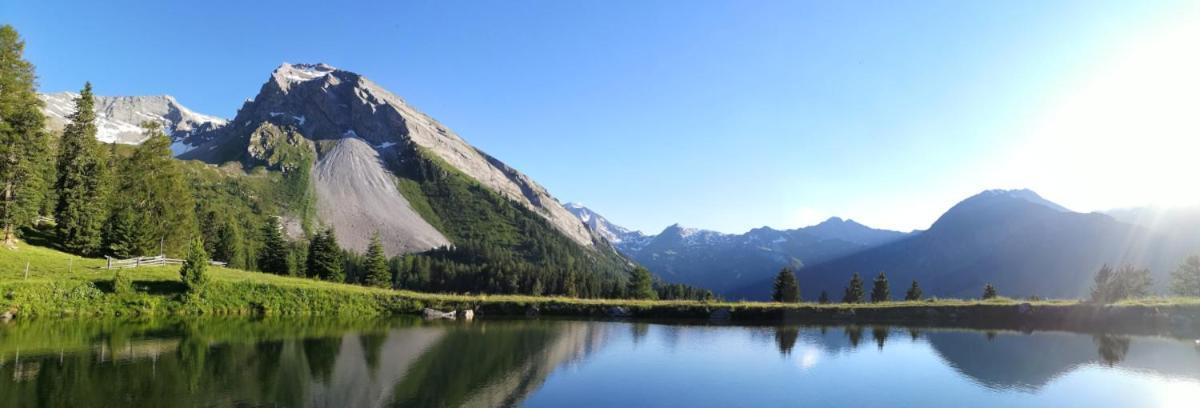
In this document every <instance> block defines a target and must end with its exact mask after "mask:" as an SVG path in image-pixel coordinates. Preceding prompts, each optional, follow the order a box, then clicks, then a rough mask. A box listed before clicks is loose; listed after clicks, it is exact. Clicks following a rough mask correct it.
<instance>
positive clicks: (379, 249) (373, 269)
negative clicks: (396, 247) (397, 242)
mask: <svg viewBox="0 0 1200 408" xmlns="http://www.w3.org/2000/svg"><path fill="white" fill-rule="evenodd" d="M364 261H365V263H366V265H364V266H365V267H366V271H365V276H363V284H365V285H367V286H375V287H381V288H390V287H392V273H391V271H389V270H388V267H387V255H384V253H383V242H382V241H381V240H380V239H379V231H375V233H374V234H372V235H371V243H370V244H368V245H367V257H366V259H365V260H364Z"/></svg>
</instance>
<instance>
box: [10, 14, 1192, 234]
mask: <svg viewBox="0 0 1200 408" xmlns="http://www.w3.org/2000/svg"><path fill="white" fill-rule="evenodd" d="M347 3H354V4H347ZM1195 10H1196V7H1195V4H1189V3H1188V2H1169V1H1164V2H1156V1H1043V0H1036V1H920V2H916V1H913V2H909V1H812V2H805V1H781V2H769V1H755V2H750V3H747V2H734V1H728V2H713V1H531V2H526V1H486V2H443V1H420V2H399V1H377V2H331V1H322V2H306V1H300V0H289V1H204V2H182V1H145V2H130V1H72V2H67V1H54V0H38V1H5V2H4V3H3V4H0V22H2V23H10V24H13V25H14V26H16V28H17V29H18V30H19V31H20V32H21V34H22V35H23V36H24V38H25V39H26V42H27V54H26V55H27V57H28V58H29V59H30V60H32V61H33V62H34V63H35V64H36V65H37V67H38V73H39V75H40V78H41V79H40V84H41V88H42V89H43V90H44V91H62V90H77V89H78V88H80V86H81V85H82V83H83V82H84V81H92V82H93V84H94V86H95V88H96V92H97V93H98V94H101V95H140V94H164V93H165V94H171V95H174V96H176V97H177V98H178V99H179V100H180V101H181V102H182V103H183V104H185V105H187V106H189V107H191V108H192V109H194V110H196V111H199V112H202V113H207V114H212V115H217V116H222V117H232V116H233V115H234V113H235V110H236V109H237V108H238V107H239V106H240V105H241V103H242V101H243V100H244V99H246V98H250V97H252V96H253V95H254V94H255V93H256V92H257V90H258V88H259V86H261V84H262V83H263V82H264V81H265V80H266V79H267V76H268V75H269V73H270V71H271V70H272V69H273V68H274V67H276V66H277V65H279V64H280V63H281V62H284V61H287V62H325V63H329V64H331V65H334V66H337V67H339V68H343V69H347V70H351V71H355V72H359V73H361V74H364V75H366V76H367V77H369V78H372V79H373V80H375V81H376V82H378V83H380V84H382V85H384V86H385V87H387V88H389V89H391V90H392V91H394V92H396V93H397V94H399V95H401V96H403V97H405V98H406V99H407V100H408V101H409V102H410V103H412V104H413V105H415V106H417V107H418V108H419V109H421V110H423V111H425V112H426V113H428V114H430V115H432V116H433V117H435V118H438V119H439V120H440V121H442V122H443V123H445V124H446V125H448V126H449V127H451V128H453V129H455V130H456V131H457V132H458V133H459V134H460V135H462V136H463V137H465V138H466V139H467V140H468V141H470V142H472V143H473V144H475V145H476V146H478V147H480V148H482V149H483V150H485V151H487V152H489V153H491V154H493V155H494V156H496V157H499V158H501V159H502V160H504V161H506V162H508V163H509V164H511V165H513V166H514V167H517V168H519V169H521V170H522V171H524V172H526V173H527V174H529V175H531V176H532V177H533V178H534V179H536V180H538V181H539V182H541V183H542V184H543V185H545V186H546V187H547V188H548V189H549V190H550V191H551V192H552V193H553V194H554V195H555V196H557V197H558V198H559V199H560V200H563V201H579V202H582V203H584V204H586V205H588V206H589V207H592V208H593V209H594V210H596V211H598V212H600V213H601V214H604V215H606V216H607V217H608V218H609V219H610V220H612V221H614V222H617V223H619V224H623V225H626V226H629V227H633V228H638V229H643V230H647V231H651V232H657V231H658V230H660V229H661V228H663V227H665V226H667V225H669V224H671V223H675V222H679V223H682V224H684V225H688V226H695V227H703V228H709V229H716V230H720V231H725V232H742V231H745V230H747V229H749V228H752V227H757V226H762V225H770V226H774V227H780V228H782V227H797V226H801V225H804V224H808V223H811V222H813V221H815V220H819V219H820V218H823V217H826V216H832V215H838V216H843V217H850V218H854V219H856V220H860V221H862V222H864V223H867V224H872V225H877V226H881V227H888V228H896V229H905V230H907V229H914V228H926V227H928V225H929V224H930V223H931V222H932V221H933V220H934V218H935V217H936V216H937V215H938V214H940V213H941V212H942V211H944V210H945V209H946V208H948V207H949V206H951V205H952V204H953V203H954V202H956V201H957V200H959V199H961V198H964V197H966V196H967V195H970V194H973V193H975V192H978V191H980V190H983V189H987V188H996V187H1005V188H1013V187H1032V188H1035V190H1037V191H1039V192H1041V193H1042V194H1043V195H1044V196H1046V197H1047V198H1049V199H1051V200H1056V201H1059V202H1062V203H1063V204H1065V205H1067V206H1068V207H1071V208H1073V209H1077V210H1081V211H1091V210H1097V209H1106V208H1112V207H1118V206H1125V205H1134V204H1140V203H1143V202H1152V201H1155V199H1154V197H1146V198H1145V200H1142V201H1139V200H1140V199H1141V198H1138V199H1133V200H1130V199H1124V201H1123V199H1121V198H1120V196H1118V195H1100V194H1097V193H1095V191H1099V190H1102V189H1101V188H1100V187H1101V186H1095V185H1088V184H1086V183H1084V181H1082V180H1084V179H1081V178H1079V177H1084V176H1083V175H1079V174H1075V173H1072V171H1076V172H1078V170H1072V169H1078V168H1079V166H1074V165H1063V164H1062V163H1058V164H1056V165H1051V164H1048V163H1049V162H1052V161H1054V160H1055V159H1054V158H1055V157H1058V158H1061V157H1067V156H1075V155H1082V153H1081V152H1078V151H1073V149H1074V148H1075V146H1077V145H1079V142H1078V141H1079V140H1078V139H1064V140H1066V141H1061V143H1057V144H1050V145H1039V144H1038V143H1041V142H1044V141H1045V140H1047V136H1046V135H1047V134H1049V133H1055V134H1058V133H1063V134H1078V133H1085V131H1086V130H1087V129H1094V128H1096V127H1099V128H1107V126H1104V124H1100V125H1097V124H1096V123H1094V122H1093V121H1091V119H1086V120H1084V121H1085V122H1088V123H1087V126H1085V125H1082V124H1079V125H1070V124H1068V125H1066V127H1065V128H1063V129H1060V128H1059V127H1054V126H1049V125H1048V124H1050V125H1055V126H1057V125H1060V123H1059V122H1058V121H1057V119H1054V118H1057V117H1058V116H1057V115H1058V113H1056V112H1063V111H1064V109H1068V110H1069V108H1071V107H1074V106H1077V105H1079V103H1078V102H1069V101H1072V100H1074V101H1078V100H1079V99H1078V98H1081V96H1080V95H1085V94H1086V93H1084V91H1086V90H1090V89H1093V88H1095V84H1096V83H1101V82H1103V83H1108V82H1111V81H1100V80H1098V79H1097V80H1091V79H1088V78H1101V79H1103V78H1105V77H1104V76H1103V75H1105V74H1103V73H1104V72H1106V71H1104V70H1105V69H1106V67H1111V66H1117V65H1119V64H1118V63H1119V62H1120V61H1122V58H1124V57H1122V55H1134V54H1130V52H1133V51H1130V50H1134V51H1136V50H1140V49H1147V48H1148V47H1147V46H1145V45H1143V43H1140V42H1138V41H1148V42H1151V43H1161V42H1163V41H1165V40H1162V39H1163V38H1167V39H1176V40H1178V39H1179V38H1187V39H1191V37H1187V36H1189V35H1193V34H1194V33H1195V31H1194V30H1193V31H1190V32H1187V33H1183V34H1179V33H1176V34H1169V35H1167V34H1164V35H1158V36H1155V35H1152V34H1153V33H1155V32H1157V31H1156V30H1160V29H1161V28H1162V27H1176V26H1179V27H1186V26H1190V25H1192V23H1195V22H1196V21H1200V20H1195V19H1191V17H1190V16H1195V15H1200V13H1195ZM1181 16H1188V17H1181ZM1147 33H1150V34H1147ZM1180 36H1184V37H1180ZM1155 41H1157V42H1155ZM1168 42H1169V41H1168ZM1177 42H1178V41H1177ZM1183 44H1191V45H1193V46H1194V45H1195V44H1196V43H1194V42H1186V41H1185V42H1183ZM1195 51H1196V50H1195V48H1194V47H1193V48H1191V49H1190V50H1186V54H1189V55H1190V54H1195ZM1184 53H1185V52H1184V50H1180V51H1179V52H1160V53H1158V54H1155V55H1157V56H1158V57H1161V58H1166V59H1165V60H1164V61H1168V62H1169V61H1172V60H1171V58H1176V57H1177V54H1184ZM1125 59H1128V58H1125ZM1114 61H1115V62H1114ZM1183 62H1185V63H1190V62H1194V60H1192V59H1189V60H1187V61H1183ZM1155 64H1158V65H1152V66H1151V68H1154V67H1157V66H1162V65H1166V63H1165V62H1162V61H1157V62H1155ZM1175 65H1177V64H1175ZM1185 66H1186V65H1185ZM1151 71H1153V70H1151ZM1097 72H1099V73H1097ZM1123 72H1125V71H1120V72H1118V73H1117V74H1114V75H1118V77H1120V78H1123V79H1120V81H1123V82H1121V83H1122V84H1126V87H1125V88H1128V89H1126V91H1129V89H1143V88H1145V87H1141V86H1138V84H1139V82H1138V81H1139V80H1142V79H1144V78H1145V77H1155V76H1158V75H1146V74H1145V73H1144V72H1140V71H1139V72H1138V73H1136V74H1128V73H1125V74H1128V75H1125V74H1122V73H1123ZM1120 75H1125V76H1120ZM1191 75H1192V76H1194V75H1195V71H1193V72H1192V74H1191ZM1179 81H1183V80H1172V81H1169V82H1170V83H1169V84H1168V85H1171V86H1162V87H1161V88H1162V92H1165V93H1172V92H1175V90H1174V89H1176V88H1178V86H1174V85H1177V83H1179ZM1191 84H1192V83H1188V85H1189V86H1190V85H1191ZM1125 88H1122V89H1125ZM1105 89H1107V88H1105ZM1156 89H1157V88H1156ZM1097 92H1099V95H1101V96H1102V97H1100V98H1097V99H1106V100H1107V99H1113V100H1123V99H1129V98H1121V97H1114V98H1108V97H1109V96H1112V95H1114V94H1113V93H1112V92H1100V91H1097ZM1118 96H1119V95H1118ZM1139 96H1144V95H1139ZM1071 98H1076V99H1071ZM1148 99H1161V98H1159V95H1157V94H1155V95H1150V97H1149V98H1148ZM1189 100H1192V101H1194V99H1189ZM1064 101H1066V102H1064ZM1137 103H1138V104H1143V105H1144V104H1145V103H1146V102H1145V101H1138V102H1137ZM1108 108H1109V109H1110V110H1112V109H1117V108H1112V107H1108ZM1096 109H1101V108H1096ZM1094 112H1107V111H1104V110H1090V111H1088V110H1085V111H1083V112H1074V115H1075V116H1073V117H1075V118H1085V117H1095V116H1097V115H1095V114H1093V113H1094ZM1048 118H1049V119H1048ZM1143 120H1144V118H1140V119H1139V118H1134V119H1129V120H1128V122H1129V123H1135V122H1137V123H1140V121H1143ZM1180 123H1183V122H1180ZM1089 126H1090V127H1089ZM1047 129H1052V130H1047ZM1039 132H1040V133H1039ZM1126 136H1128V135H1123V134H1122V135H1113V136H1112V138H1111V139H1112V140H1110V141H1109V142H1111V143H1109V144H1108V145H1105V146H1109V149H1108V150H1100V153H1099V154H1094V155H1089V156H1095V157H1098V158H1097V159H1096V160H1098V161H1097V162H1096V163H1091V165H1094V166H1097V167H1099V166H1101V165H1102V163H1101V162H1102V161H1107V160H1109V159H1115V157H1109V156H1104V155H1105V154H1108V155H1115V153H1117V152H1119V151H1122V150H1123V149H1122V148H1121V146H1123V145H1122V143H1125V139H1123V138H1125V137H1126ZM1177 139H1178V138H1174V137H1168V140H1167V141H1166V142H1167V143H1170V142H1173V141H1175V140H1177ZM1055 140H1058V139H1055ZM1073 140H1074V141H1073ZM1105 140H1108V139H1105ZM1031 143H1032V144H1031ZM1083 143H1084V144H1086V142H1083ZM1031 146H1034V147H1031ZM1037 146H1042V147H1037ZM1156 146H1157V145H1156ZM1158 147H1162V146H1158ZM1180 147H1194V146H1193V145H1188V146H1180ZM1031 148H1033V149H1038V150H1037V151H1038V152H1040V156H1037V155H1035V156H1033V157H1031V156H1029V155H1027V154H1026V152H1027V150H1028V149H1031ZM1055 149H1059V150H1055ZM1147 149H1149V148H1147ZM1155 152H1156V150H1146V151H1145V153H1146V154H1148V155H1150V156H1153V155H1155V154H1156V153H1155ZM1147 161H1149V160H1147ZM1016 168H1020V169H1021V171H1016ZM1165 170H1170V169H1164V171H1165ZM1193 170H1194V169H1193ZM1073 174H1074V175H1073ZM1192 174H1193V175H1194V171H1193V173H1192ZM1072 177H1075V178H1072ZM1081 183H1084V184H1081ZM1143 184H1144V183H1143ZM1080 186H1083V187H1080ZM1109 187H1111V186H1105V188H1103V190H1105V191H1108V190H1110V189H1116V190H1120V187H1119V186H1117V187H1112V188H1109ZM1191 187H1192V189H1193V190H1194V187H1195V186H1194V184H1193V185H1192V186H1191ZM1130 188H1132V187H1130ZM1162 190H1166V189H1165V188H1163V189H1162ZM1139 191H1140V190H1139ZM1155 191H1157V190H1153V191H1150V190H1148V191H1146V192H1139V194H1145V195H1154V194H1157V193H1155ZM1173 198H1176V199H1183V200H1190V199H1194V198H1196V196H1186V197H1182V198H1180V197H1173ZM1175 201H1178V200H1175ZM1175 201H1171V202H1172V203H1175Z"/></svg>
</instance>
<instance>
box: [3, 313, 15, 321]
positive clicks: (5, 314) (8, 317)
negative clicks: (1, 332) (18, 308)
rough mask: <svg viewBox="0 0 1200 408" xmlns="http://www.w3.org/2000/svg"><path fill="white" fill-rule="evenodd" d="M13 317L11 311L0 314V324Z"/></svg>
mask: <svg viewBox="0 0 1200 408" xmlns="http://www.w3.org/2000/svg"><path fill="white" fill-rule="evenodd" d="M13 317H14V315H13V312H12V310H6V311H5V312H4V313H0V322H7V321H9V320H12V319H13Z"/></svg>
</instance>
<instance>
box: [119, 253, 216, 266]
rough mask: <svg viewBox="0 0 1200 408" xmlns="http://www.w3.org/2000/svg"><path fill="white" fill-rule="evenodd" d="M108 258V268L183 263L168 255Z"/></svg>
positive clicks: (213, 263) (214, 263) (213, 262)
mask: <svg viewBox="0 0 1200 408" xmlns="http://www.w3.org/2000/svg"><path fill="white" fill-rule="evenodd" d="M105 258H107V259H108V266H107V267H106V268H107V269H125V268H137V267H142V266H166V265H183V260H182V259H174V258H167V257H166V256H163V255H159V256H140V257H137V258H129V259H116V258H112V257H107V256H106V257H105ZM209 263H210V264H212V265H216V266H225V263H224V262H218V261H209Z"/></svg>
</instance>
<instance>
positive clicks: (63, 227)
mask: <svg viewBox="0 0 1200 408" xmlns="http://www.w3.org/2000/svg"><path fill="white" fill-rule="evenodd" d="M103 156H104V149H102V148H101V146H100V143H99V142H98V141H96V112H95V110H94V102H93V100H92V84H91V83H85V84H84V86H83V90H81V91H80V92H79V97H78V98H76V99H75V113H73V114H71V123H70V124H68V125H67V126H66V128H65V129H63V134H62V139H60V140H59V154H58V166H57V172H56V174H57V176H58V177H57V180H56V181H55V183H54V190H55V196H56V197H57V204H56V205H55V206H54V220H55V223H56V224H57V226H56V230H57V233H58V237H59V242H61V243H62V245H63V247H64V248H66V249H67V250H68V251H71V252H75V253H79V254H84V255H92V254H95V253H97V252H98V251H99V250H100V244H101V235H102V232H103V229H104V223H105V221H106V218H107V216H108V214H107V212H108V206H107V202H108V201H107V200H108V197H107V195H108V159H107V158H106V157H103Z"/></svg>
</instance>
